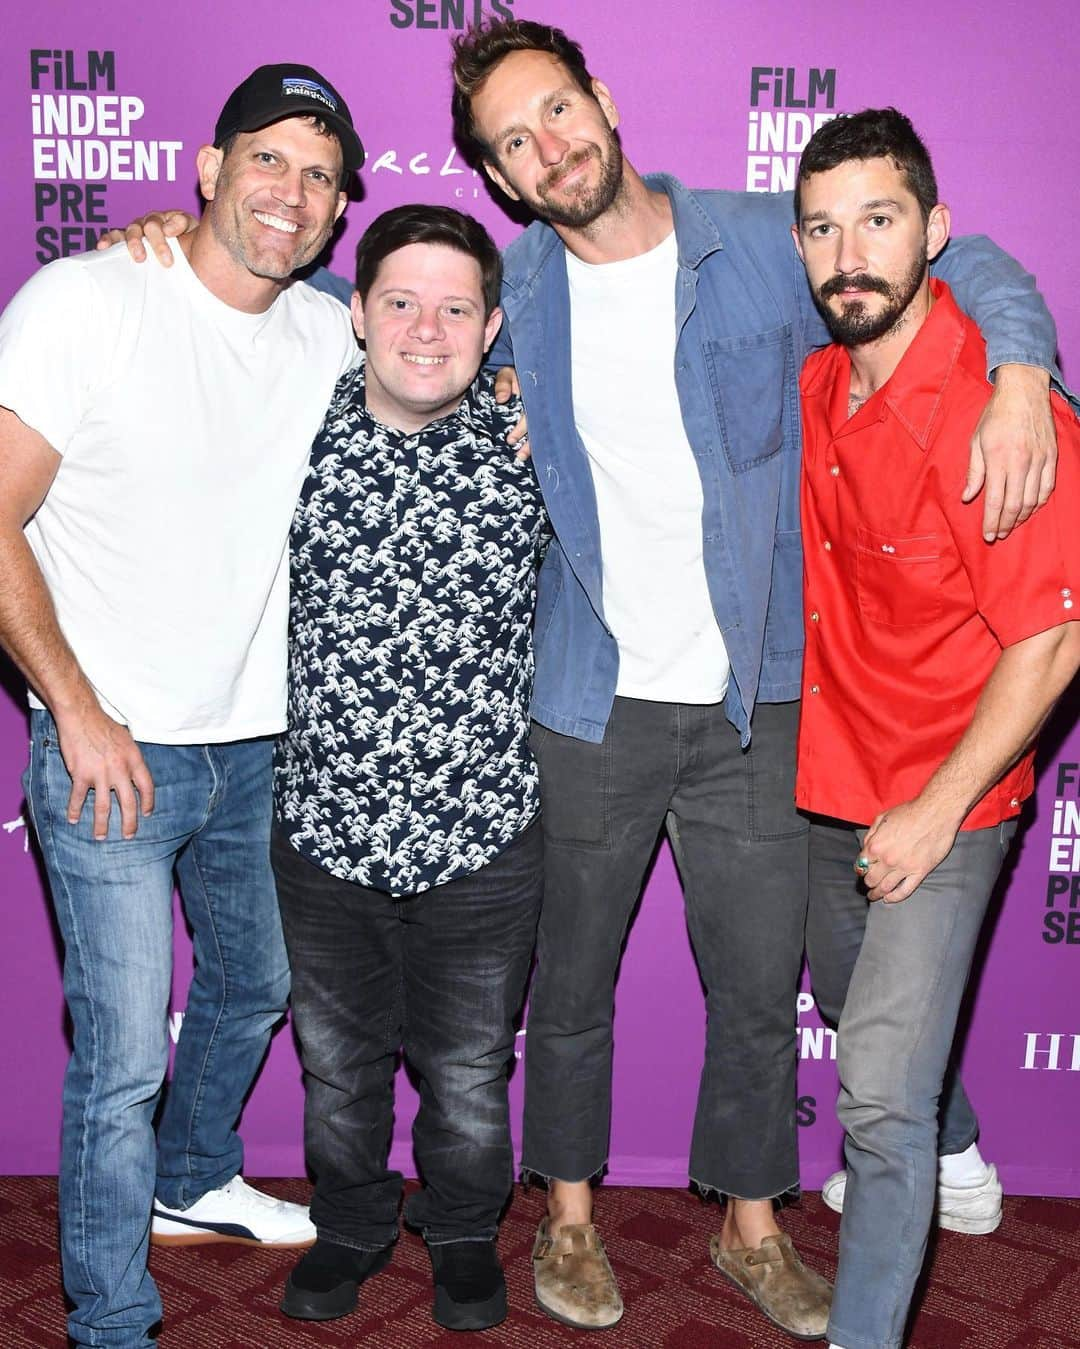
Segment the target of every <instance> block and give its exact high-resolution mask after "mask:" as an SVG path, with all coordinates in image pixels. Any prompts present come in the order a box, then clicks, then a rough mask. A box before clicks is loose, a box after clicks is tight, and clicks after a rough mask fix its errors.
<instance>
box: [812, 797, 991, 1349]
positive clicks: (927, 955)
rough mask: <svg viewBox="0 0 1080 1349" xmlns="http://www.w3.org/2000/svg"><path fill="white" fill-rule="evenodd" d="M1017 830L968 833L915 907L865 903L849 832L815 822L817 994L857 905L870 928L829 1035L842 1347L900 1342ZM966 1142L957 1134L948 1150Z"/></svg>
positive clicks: (880, 1347)
mask: <svg viewBox="0 0 1080 1349" xmlns="http://www.w3.org/2000/svg"><path fill="white" fill-rule="evenodd" d="M1015 832H1016V822H1015V821H1014V820H1010V821H1007V822H1006V823H1004V824H1000V825H994V826H993V827H992V828H989V829H976V830H970V831H965V832H963V833H961V834H959V835H957V839H956V842H955V844H954V845H953V848H952V851H951V852H950V853H949V855H948V856H947V857H946V858H945V860H944V861H943V862H942V863H941V865H940V866H939V867H937V869H936V870H935V871H933V872H931V874H930V875H929V876H928V877H927V878H926V879H925V880H924V881H923V882H922V884H921V885H920V886H919V888H918V889H917V890H916V891H915V893H914V894H913V895H911V896H910V898H908V899H906V900H904V901H903V902H902V903H899V904H882V903H874V904H870V903H869V902H868V901H867V900H866V898H865V894H864V893H860V891H859V889H858V887H857V882H856V878H855V873H854V872H853V870H852V863H853V862H854V860H855V857H856V856H857V854H858V851H859V836H858V834H856V832H855V827H854V826H846V827H843V826H840V825H838V823H837V822H836V821H823V820H818V819H815V820H814V822H813V823H812V825H811V830H810V918H809V921H808V924H807V951H808V955H809V958H810V969H811V975H812V977H813V981H814V987H815V991H816V990H817V987H818V984H819V981H820V983H821V985H822V987H823V988H829V987H834V986H835V985H836V984H837V983H838V982H839V981H841V980H842V975H843V971H844V970H845V969H846V968H847V967H848V965H849V959H848V956H847V955H846V954H844V951H845V946H846V943H845V941H844V940H843V939H841V940H839V941H838V940H836V933H837V932H838V931H839V932H848V933H849V934H850V931H851V923H852V917H853V915H856V914H857V913H858V911H859V909H860V908H861V921H862V924H863V926H864V929H865V930H864V935H863V937H862V941H861V944H860V946H859V951H858V958H857V959H856V961H855V966H854V970H853V972H852V973H851V976H850V984H849V986H848V988H847V998H846V1001H845V1002H844V1003H843V1012H842V1014H841V1016H840V1023H839V1031H838V1035H837V1067H838V1070H839V1074H840V1097H839V1102H838V1105H837V1115H838V1117H839V1119H840V1122H841V1124H843V1126H844V1132H845V1144H844V1156H845V1160H846V1162H847V1170H848V1182H847V1191H846V1195H845V1198H844V1216H843V1219H842V1220H841V1223H840V1265H839V1270H838V1272H837V1276H836V1289H835V1292H834V1294H833V1304H832V1315H831V1317H830V1319H829V1330H828V1338H829V1339H830V1340H831V1341H834V1342H835V1343H837V1344H840V1345H842V1346H843V1347H844V1349H896V1347H897V1346H899V1345H900V1344H901V1342H902V1340H903V1335H904V1326H905V1324H906V1322H907V1318H908V1312H909V1309H910V1305H911V1297H912V1292H913V1290H914V1287H915V1281H916V1279H917V1278H918V1275H919V1271H920V1270H921V1268H922V1263H923V1259H924V1256H925V1253H926V1239H927V1234H928V1232H929V1230H930V1223H931V1221H932V1219H933V1213H934V1199H935V1192H936V1188H937V1157H938V1119H939V1109H940V1107H941V1104H942V1088H943V1083H944V1081H945V1077H946V1073H947V1070H948V1065H949V1060H950V1055H951V1053H952V1043H953V1036H954V1034H955V1032H956V1019H957V1016H958V1014H959V1010H960V1003H961V1000H962V998H963V994H964V987H965V985H966V983H967V977H968V971H969V970H970V968H971V961H972V957H973V955H974V952H975V945H976V942H977V941H978V936H979V930H980V928H981V927H982V921H983V916H984V915H985V913H986V906H987V903H988V902H989V899H990V895H991V892H992V891H993V888H994V884H995V882H996V880H997V877H998V874H999V872H1000V870H1001V866H1002V863H1003V862H1004V860H1005V855H1006V853H1007V852H1008V849H1009V844H1010V843H1011V841H1012V838H1013V835H1014V834H1015ZM830 928H832V931H831V932H830ZM837 962H839V966H838V963H837ZM964 1104H965V1105H966V1098H964ZM953 1108H954V1110H955V1109H958V1108H957V1107H956V1106H954V1107H953ZM967 1110H968V1111H969V1112H970V1106H968V1107H967ZM962 1115H963V1112H962V1111H959V1118H960V1119H961V1121H962ZM971 1118H972V1121H973V1119H974V1117H973V1116H972V1117H971ZM958 1127H959V1126H958ZM973 1138H974V1133H971V1137H968V1138H967V1140H966V1141H964V1140H963V1138H962V1136H961V1135H960V1134H958V1135H957V1137H956V1139H955V1144H956V1146H953V1147H951V1148H950V1150H952V1151H962V1149H963V1148H964V1147H966V1146H967V1143H970V1142H971V1141H972V1139H973Z"/></svg>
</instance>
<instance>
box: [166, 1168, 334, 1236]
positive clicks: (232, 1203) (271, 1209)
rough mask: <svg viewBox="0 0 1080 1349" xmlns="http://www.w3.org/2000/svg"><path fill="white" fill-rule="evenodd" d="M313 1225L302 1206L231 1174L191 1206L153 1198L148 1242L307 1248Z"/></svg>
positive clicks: (313, 1234)
mask: <svg viewBox="0 0 1080 1349" xmlns="http://www.w3.org/2000/svg"><path fill="white" fill-rule="evenodd" d="M314 1240H315V1228H314V1226H313V1225H312V1222H311V1219H310V1218H309V1217H308V1211H307V1209H306V1208H304V1206H303V1205H302V1204H290V1203H288V1202H286V1200H284V1199H275V1198H274V1197H273V1196H272V1195H269V1194H262V1193H261V1191H259V1190H253V1189H252V1188H251V1186H250V1185H248V1183H247V1182H246V1181H245V1180H242V1179H241V1178H240V1176H233V1178H232V1180H230V1181H229V1183H228V1185H223V1186H222V1187H221V1189H220V1190H210V1191H209V1192H208V1193H207V1194H204V1195H202V1196H201V1198H199V1199H196V1201H195V1202H194V1204H192V1205H191V1207H190V1208H185V1209H178V1208H168V1207H167V1206H166V1205H165V1204H163V1203H162V1202H161V1201H160V1200H159V1199H155V1200H154V1210H153V1217H152V1220H151V1223H150V1241H151V1244H152V1245H154V1246H196V1245H201V1244H202V1243H204V1242H208V1241H239V1242H244V1243H246V1244H248V1245H254V1246H310V1245H311V1243H312V1242H313V1241H314Z"/></svg>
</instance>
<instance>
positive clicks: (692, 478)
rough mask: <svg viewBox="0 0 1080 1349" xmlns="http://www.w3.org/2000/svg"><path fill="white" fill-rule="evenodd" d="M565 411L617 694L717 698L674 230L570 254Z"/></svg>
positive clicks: (723, 685) (721, 658) (719, 673)
mask: <svg viewBox="0 0 1080 1349" xmlns="http://www.w3.org/2000/svg"><path fill="white" fill-rule="evenodd" d="M566 271H567V278H568V280H569V284H570V350H571V368H572V377H573V391H574V420H575V422H576V423H577V429H578V434H579V435H580V436H581V439H582V442H583V444H584V446H585V451H586V453H587V454H588V456H589V464H590V467H591V469H592V478H593V484H594V487H595V489H596V505H597V512H598V514H599V519H600V540H601V547H602V551H603V558H604V575H603V585H604V618H605V620H606V622H607V625H608V627H609V628H610V629H611V632H612V633H613V634H614V636H615V640H616V642H617V643H618V647H619V679H618V685H617V687H616V690H615V691H616V693H618V694H619V695H620V696H622V697H626V698H644V699H648V700H650V701H654V702H678V703H718V702H720V701H721V700H722V699H723V697H724V694H725V693H726V692H727V682H728V674H729V671H730V668H731V667H730V663H729V661H728V656H727V650H726V648H725V646H724V639H723V637H722V636H721V633H720V628H719V625H718V624H717V621H716V616H715V614H714V612H713V607H712V601H711V600H710V598H709V591H708V585H707V583H706V580H705V563H704V558H703V556H702V523H701V512H702V502H703V499H702V490H701V476H700V474H699V473H698V468H697V463H696V461H695V459H694V455H693V451H692V450H691V448H690V443H689V441H688V440H687V439H686V431H685V429H684V427H683V420H682V412H681V410H680V407H679V396H678V393H677V391H676V388H675V337H676V333H675V282H676V277H677V273H678V245H677V243H676V240H675V234H674V232H672V233H671V234H669V235H668V237H667V238H666V239H665V240H664V241H663V243H661V244H659V245H658V246H657V247H656V248H653V249H651V250H650V251H649V252H648V253H642V254H641V255H640V256H638V257H636V258H627V259H626V260H625V261H623V262H608V263H602V264H600V265H591V264H589V263H584V262H582V261H581V260H580V259H579V258H577V257H575V256H574V255H573V254H572V253H570V252H569V251H568V252H567V254H566Z"/></svg>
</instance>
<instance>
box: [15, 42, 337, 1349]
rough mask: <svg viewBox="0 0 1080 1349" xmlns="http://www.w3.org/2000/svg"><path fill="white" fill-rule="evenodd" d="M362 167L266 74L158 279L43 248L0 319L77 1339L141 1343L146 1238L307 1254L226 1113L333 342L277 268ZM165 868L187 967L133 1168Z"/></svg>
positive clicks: (269, 906)
mask: <svg viewBox="0 0 1080 1349" xmlns="http://www.w3.org/2000/svg"><path fill="white" fill-rule="evenodd" d="M362 160H363V148H362V146H361V144H360V141H359V138H358V137H357V135H356V132H355V130H354V128H353V125H352V119H351V116H350V114H349V110H348V108H347V106H346V105H345V103H344V101H343V100H342V99H341V98H340V96H339V95H338V94H337V93H336V91H335V90H334V89H333V88H332V86H331V85H329V84H328V83H327V82H326V80H324V79H323V77H322V76H321V75H319V74H318V73H317V72H316V71H314V70H311V69H310V68H308V67H306V66H293V65H288V66H264V67H261V68H260V69H259V70H257V71H255V72H254V73H253V74H252V75H251V76H250V77H249V78H248V79H247V80H245V81H244V82H243V83H242V84H241V85H240V86H239V88H238V89H237V90H236V91H235V92H234V93H233V95H232V96H231V97H230V99H229V100H228V102H227V103H226V105H225V108H224V109H223V111H222V114H221V117H220V118H219V120H218V123H217V126H216V128H215V137H214V144H213V145H207V146H204V147H203V148H202V149H201V150H200V151H199V154H198V157H197V165H198V172H199V182H200V187H201V190H202V193H203V196H204V197H205V198H206V200H207V203H208V204H207V209H206V214H205V217H204V220H203V223H202V225H201V226H200V228H199V229H198V230H197V231H195V232H194V233H192V234H189V235H187V236H186V237H185V238H184V239H183V240H182V241H179V242H177V243H174V244H173V245H172V247H173V251H174V255H175V263H176V265H175V266H173V267H171V268H169V269H167V270H166V269H162V268H157V267H137V266H135V265H134V264H133V263H132V262H131V260H130V258H129V257H128V255H127V252H126V251H125V250H124V249H122V248H117V249H112V250H110V251H109V252H106V253H92V254H88V255H86V256H82V257H73V258H65V259H62V260H60V261H57V262H54V263H52V264H51V265H50V266H48V267H46V268H45V269H44V270H43V271H41V272H40V273H39V274H38V275H37V276H35V277H34V278H33V279H32V280H31V281H30V282H29V283H28V284H27V285H26V286H24V287H23V289H22V290H21V291H20V292H19V293H18V295H16V297H15V298H14V300H13V301H12V303H11V304H10V306H9V307H8V309H7V310H6V311H5V313H4V315H3V317H2V318H0V471H2V472H3V475H4V492H3V494H2V496H0V500H2V505H0V567H2V569H3V573H4V575H5V577H6V584H5V586H4V587H3V590H2V591H0V642H2V644H3V646H4V648H5V649H6V650H7V651H8V653H9V654H10V655H11V657H12V659H13V660H14V661H15V663H16V664H17V665H18V666H19V668H20V669H21V670H22V672H23V673H24V675H25V676H26V679H27V683H28V684H29V686H30V700H31V706H32V711H31V750H30V765H29V768H28V769H27V773H26V776H25V779H24V785H25V789H26V796H27V801H28V803H29V807H30V814H31V818H32V820H33V824H34V827H35V830H36V832H37V836H38V839H39V841H40V844H41V848H42V852H43V854H44V857H45V864H46V869H47V871H48V875H49V881H50V885H51V888H52V894H53V902H54V905H55V908H56V914H57V921H58V924H59V926H60V930H61V932H62V934H63V938H64V943H65V961H64V989H65V994H66V997H67V1003H68V1008H69V1010H70V1013H71V1018H72V1023H73V1028H74V1036H73V1041H74V1043H73V1052H72V1057H71V1062H70V1064H69V1067H68V1072H67V1077H66V1081H65V1086H64V1123H63V1143H62V1155H61V1168H60V1219H61V1247H62V1259H63V1270H64V1284H65V1288H66V1290H67V1293H68V1295H69V1297H70V1298H71V1300H72V1302H73V1303H74V1309H73V1311H72V1313H71V1315H70V1318H69V1323H68V1324H69V1331H70V1334H71V1336H72V1337H73V1339H74V1340H75V1342H76V1343H78V1344H86V1345H91V1344H92V1345H102V1344H108V1345H110V1346H125V1347H126V1346H145V1345H149V1344H151V1343H152V1340H151V1338H150V1332H151V1329H152V1327H153V1326H154V1324H155V1323H156V1322H157V1321H158V1320H159V1319H160V1316H161V1303H160V1299H159V1297H158V1294H157V1290H156V1288H155V1286H154V1283H153V1280H152V1279H151V1277H150V1275H149V1273H148V1271H147V1268H146V1253H147V1243H148V1240H149V1239H150V1236H151V1223H153V1237H154V1239H155V1240H156V1241H161V1242H173V1243H187V1242H191V1241H202V1240H215V1241H217V1240H238V1241H248V1242H255V1243H266V1244H272V1245H279V1246H303V1245H306V1244H308V1243H310V1241H311V1240H313V1238H314V1230H313V1229H312V1227H311V1224H310V1222H309V1220H308V1216H307V1213H306V1210H304V1209H303V1208H301V1207H300V1206H298V1205H295V1204H285V1203H282V1202H280V1201H277V1200H274V1199H272V1198H270V1197H269V1196H266V1195H261V1194H259V1193H258V1192H257V1191H254V1190H252V1189H250V1188H249V1187H248V1186H246V1185H245V1183H244V1182H243V1181H242V1180H241V1179H240V1176H239V1170H240V1164H241V1152H242V1150H241V1144H240V1140H239V1139H238V1137H237V1135H236V1133H235V1131H234V1125H235V1123H236V1120H237V1117H238V1115H239V1113H240V1109H241V1106H242V1103H243V1099H244V1096H245V1093H246V1092H247V1090H248V1089H249V1087H250V1085H251V1082H252V1080H253V1078H254V1076H255V1073H256V1071H257V1070H258V1067H259V1063H260V1061H261V1060H262V1057H263V1055H264V1053H265V1051H266V1047H267V1043H268V1040H269V1036H270V1031H271V1027H272V1026H273V1025H274V1023H275V1022H276V1021H277V1020H278V1019H279V1018H280V1017H281V1015H282V1013H283V1012H284V1010H285V1005H286V999H287V995H288V984H289V977H288V965H287V961H286V956H285V949H284V944H283V941H282V934H281V926H280V918H279V915H278V910H277V904H276V900H275V894H274V883H273V877H272V873H271V870H270V860H269V833H270V811H271V807H270V786H271V776H270V774H271V743H272V742H271V739H270V737H272V736H273V735H275V734H276V733H278V732H280V731H281V730H282V729H283V728H284V725H285V679H286V669H285V631H286V622H287V579H288V578H287V544H288V535H289V524H290V521H291V517H292V512H293V508H294V506H295V503H296V498H297V493H298V490H299V485H300V482H301V480H302V477H303V472H304V467H305V465H306V461H307V456H308V450H309V447H310V445H311V441H312V437H313V436H314V434H315V432H316V430H317V429H318V427H319V424H320V421H321V419H322V415H323V412H324V410H325V408H326V405H327V402H328V401H329V398H330V394H331V392H332V391H333V388H334V384H335V382H336V381H337V379H338V377H339V376H340V375H341V374H342V373H343V372H344V371H345V370H346V369H348V368H349V366H350V364H351V363H352V361H353V359H354V357H355V350H356V348H355V341H354V338H353V334H352V329H351V326H350V324H349V319H348V314H347V313H346V312H345V311H344V310H343V309H342V308H341V306H340V305H338V304H336V303H335V302H334V301H332V300H330V299H328V298H327V297H324V296H322V295H319V294H317V293H316V292H314V291H312V290H311V289H310V288H309V287H307V286H298V287H295V288H291V287H290V285H289V278H290V276H291V274H292V273H293V272H294V271H295V270H296V268H298V267H300V266H302V265H303V264H304V263H306V262H308V261H310V260H311V259H312V258H314V257H315V256H316V255H317V254H318V253H319V252H320V250H321V249H322V247H323V245H324V244H325V243H326V241H327V239H328V237H329V235H330V232H331V230H332V228H333V225H334V222H335V221H336V220H337V218H338V216H339V215H340V214H341V212H342V210H343V209H344V207H345V200H346V198H345V192H344V190H343V187H344V183H345V182H346V180H347V177H348V175H349V174H351V173H352V172H353V171H354V170H355V169H356V168H358V167H359V165H360V163H361V162H362ZM174 870H175V873H176V875H177V876H178V878H179V882H180V887H181V892H182V895H183V898H184V903H185V908H186V913H187V918H188V921H189V923H190V924H191V927H192V930H193V933H194V946H195V960H196V968H195V974H194V977H193V980H192V983H191V987H190V990H189V994H188V1005H187V1010H186V1013H185V1018H184V1026H183V1032H182V1034H181V1036H180V1039H179V1043H178V1045H177V1050H176V1060H175V1065H174V1072H173V1078H172V1083H171V1086H170V1090H169V1093H168V1096H167V1099H166V1102H165V1107H164V1110H163V1113H162V1117H161V1123H160V1128H159V1131H158V1138H157V1145H156V1148H155V1139H154V1133H153V1126H152V1120H153V1115H154V1111H155V1107H156V1105H157V1101H158V1096H159V1093H160V1090H161V1087H162V1083H163V1080H164V1077H165V1072H166V1067H167V1062H168V1036H167V1030H166V1012H167V1008H168V1001H169V991H170V983H171V973H172V955H171V952H172V928H173V920H172V903H171V895H172V888H173V875H174ZM155 1196H156V1197H155Z"/></svg>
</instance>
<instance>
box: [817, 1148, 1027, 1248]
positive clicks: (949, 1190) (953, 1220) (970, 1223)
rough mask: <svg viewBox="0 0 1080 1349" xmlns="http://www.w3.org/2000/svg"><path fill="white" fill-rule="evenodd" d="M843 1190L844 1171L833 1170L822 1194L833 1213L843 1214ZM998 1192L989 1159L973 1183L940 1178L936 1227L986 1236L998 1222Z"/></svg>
mask: <svg viewBox="0 0 1080 1349" xmlns="http://www.w3.org/2000/svg"><path fill="white" fill-rule="evenodd" d="M846 1189H847V1172H846V1171H836V1172H834V1173H833V1175H831V1176H830V1177H829V1179H828V1180H827V1181H826V1182H825V1184H824V1185H822V1187H821V1197H822V1199H823V1200H824V1201H825V1203H826V1204H827V1205H828V1206H829V1208H831V1209H832V1210H833V1212H834V1213H843V1211H844V1191H845V1190H846ZM1001 1194H1002V1191H1001V1181H999V1180H998V1173H997V1167H995V1166H994V1164H993V1163H992V1162H990V1163H988V1164H987V1167H986V1176H985V1178H984V1179H983V1180H981V1181H979V1182H978V1183H976V1184H975V1185H945V1184H943V1183H942V1182H941V1181H939V1182H938V1187H937V1222H938V1226H939V1227H945V1228H948V1230H949V1231H950V1232H967V1233H968V1234H969V1235H970V1236H986V1234H987V1233H988V1232H993V1231H994V1230H995V1229H996V1228H998V1227H999V1226H1000V1225H1001Z"/></svg>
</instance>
